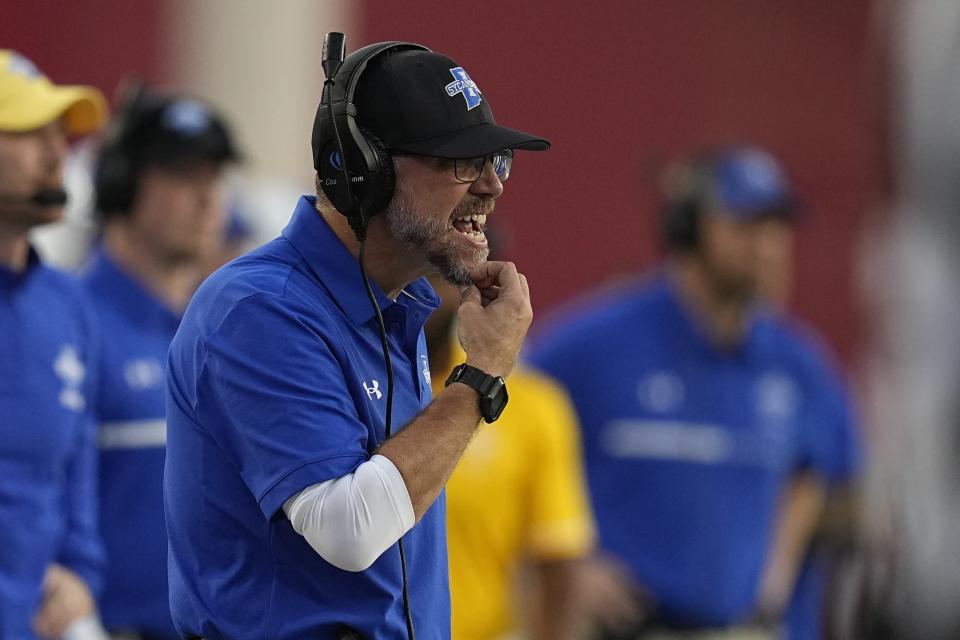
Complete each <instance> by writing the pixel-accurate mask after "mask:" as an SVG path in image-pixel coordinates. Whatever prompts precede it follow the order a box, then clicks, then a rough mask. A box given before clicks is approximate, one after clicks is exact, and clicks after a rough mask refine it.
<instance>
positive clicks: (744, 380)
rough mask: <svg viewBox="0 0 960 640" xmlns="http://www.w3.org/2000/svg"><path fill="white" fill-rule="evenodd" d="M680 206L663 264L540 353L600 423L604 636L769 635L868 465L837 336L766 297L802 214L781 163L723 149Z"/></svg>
mask: <svg viewBox="0 0 960 640" xmlns="http://www.w3.org/2000/svg"><path fill="white" fill-rule="evenodd" d="M665 205H666V206H665V211H664V217H663V227H662V229H663V238H664V244H665V245H666V250H667V260H666V262H665V265H664V267H663V269H662V270H660V271H659V272H658V273H656V274H655V275H654V276H653V277H651V278H650V279H648V280H647V281H645V282H644V283H642V284H641V285H640V286H631V287H630V288H628V289H627V290H626V291H617V292H615V293H609V294H607V295H605V296H604V297H602V298H601V299H599V300H598V299H596V298H594V299H592V300H591V301H590V304H589V307H587V308H585V309H583V310H581V311H577V312H574V313H573V314H572V316H571V317H567V318H566V319H565V320H564V321H562V322H561V323H560V324H558V325H556V326H555V328H554V330H553V331H552V332H550V333H549V335H547V336H545V337H543V338H542V339H541V340H540V341H538V343H537V346H536V348H535V349H534V351H533V354H532V356H533V360H534V362H535V363H536V364H537V365H539V366H540V367H542V368H543V369H544V370H546V371H547V372H548V373H550V374H552V375H553V376H555V377H556V378H557V379H559V380H560V381H561V382H562V383H563V384H564V386H565V387H566V388H567V390H568V391H569V392H570V394H571V397H572V399H573V401H574V404H575V406H576V408H577V411H578V413H579V417H580V421H581V424H582V428H583V445H584V455H585V457H586V469H587V477H588V482H589V486H590V491H591V495H592V498H593V504H594V508H595V511H596V517H597V525H598V530H599V538H600V547H601V549H602V550H603V551H604V552H605V553H606V554H607V556H606V557H605V559H604V560H603V561H598V562H597V563H596V564H595V565H594V571H593V572H592V575H593V577H594V578H595V580H596V582H595V583H594V587H593V588H592V589H590V590H589V591H590V593H593V594H598V593H599V594H605V595H604V596H603V599H604V603H605V604H606V608H605V613H606V614H607V618H606V619H605V620H604V621H603V623H604V624H603V626H605V627H606V628H605V629H604V633H605V634H606V635H605V636H604V637H606V638H631V639H633V638H680V637H682V638H706V637H709V638H715V637H723V638H727V637H737V638H766V637H770V636H771V634H772V633H773V627H774V626H775V624H776V622H777V620H778V619H779V618H780V616H781V614H782V612H783V609H784V608H785V606H786V604H787V601H788V599H789V597H790V593H791V591H792V589H793V585H794V582H795V579H796V575H797V572H798V569H799V567H800V566H801V564H802V562H803V559H804V557H805V555H806V553H807V550H808V548H809V544H810V541H811V539H812V535H813V532H814V530H815V528H816V525H817V519H818V517H819V515H820V512H821V505H822V502H823V496H824V493H825V487H826V486H827V484H828V483H829V482H831V481H834V480H840V479H844V478H846V477H848V476H849V475H850V474H851V473H852V471H853V468H854V464H855V453H856V446H855V438H854V425H853V417H852V412H851V407H850V403H849V401H848V398H847V396H846V393H845V392H844V390H843V387H842V384H841V382H840V380H839V376H838V375H837V371H836V369H835V368H834V367H833V365H832V364H830V362H829V359H828V358H827V357H826V354H825V353H824V351H823V349H822V347H821V346H820V345H819V344H817V342H816V341H815V340H813V339H812V338H811V336H809V335H808V334H807V333H805V332H804V331H802V330H801V329H799V328H798V327H797V326H796V325H795V324H794V323H793V322H791V321H789V320H787V319H786V318H784V317H783V316H782V315H779V314H777V313H776V312H774V311H773V310H772V309H771V308H769V306H768V305H766V304H764V303H763V301H764V299H765V297H766V295H765V292H764V287H766V286H767V285H766V279H765V277H764V273H763V271H764V269H765V268H766V265H768V264H769V263H770V261H769V256H768V255H767V254H768V253H769V251H770V248H771V246H773V247H774V251H782V250H783V246H782V244H777V243H780V242H782V239H783V237H784V235H783V231H784V222H785V221H789V220H791V218H792V216H793V214H794V211H795V204H794V199H793V197H792V195H791V192H790V188H789V186H788V183H787V180H786V177H785V175H784V172H783V170H782V168H781V167H780V165H779V164H778V163H777V161H776V160H775V159H774V158H773V157H772V156H771V155H770V154H768V153H766V152H764V151H762V150H759V149H756V148H742V147H738V148H729V149H723V150H721V151H719V152H716V153H712V154H709V155H705V156H703V157H701V158H699V159H697V160H696V161H694V162H691V163H688V164H685V165H683V166H681V167H679V168H677V169H675V170H674V172H673V173H672V175H671V176H670V180H669V186H668V194H667V198H666V203H665ZM625 594H626V595H627V596H628V597H624V596H625ZM631 602H632V604H631ZM617 603H621V604H623V603H627V604H626V606H621V607H619V608H616V607H615V606H614V605H616V604H617ZM718 633H719V634H720V635H716V634H718ZM730 634H736V635H735V636H731V635H730ZM808 637H817V636H815V635H814V636H808Z"/></svg>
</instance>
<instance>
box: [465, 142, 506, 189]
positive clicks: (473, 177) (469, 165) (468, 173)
mask: <svg viewBox="0 0 960 640" xmlns="http://www.w3.org/2000/svg"><path fill="white" fill-rule="evenodd" d="M487 160H489V161H490V164H492V165H493V171H494V173H496V174H497V177H498V178H499V179H500V182H506V181H507V178H509V177H510V167H512V166H513V149H505V150H504V151H498V152H497V153H494V154H492V155H489V156H480V157H479V158H465V159H464V158H460V159H457V160H454V161H453V175H454V176H455V177H456V178H457V180H459V181H460V182H476V181H477V180H478V179H479V178H480V176H481V175H482V174H483V168H484V167H485V166H486V164H487Z"/></svg>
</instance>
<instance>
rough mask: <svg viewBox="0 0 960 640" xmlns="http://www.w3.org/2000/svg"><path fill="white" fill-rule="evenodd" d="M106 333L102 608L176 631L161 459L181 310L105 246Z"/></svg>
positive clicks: (170, 633) (167, 632)
mask: <svg viewBox="0 0 960 640" xmlns="http://www.w3.org/2000/svg"><path fill="white" fill-rule="evenodd" d="M81 280H82V282H83V284H84V285H85V286H86V289H87V291H88V293H89V297H90V300H91V302H92V304H93V307H94V312H95V314H96V316H97V326H98V328H99V329H100V332H101V340H100V344H101V349H100V357H99V362H98V363H97V368H98V372H99V379H100V385H99V393H98V394H97V395H96V397H95V398H94V402H93V408H94V413H95V415H96V418H97V420H98V423H99V425H98V444H99V447H100V530H101V534H102V536H103V542H104V547H105V549H106V552H107V570H106V573H105V576H104V589H103V596H102V597H101V599H100V602H99V607H100V616H101V618H102V620H103V623H104V626H106V627H107V628H108V629H113V630H120V629H130V630H137V631H141V632H149V633H150V635H151V637H164V638H176V637H179V636H177V635H176V633H175V631H174V628H173V621H172V620H171V619H170V605H169V598H168V594H167V535H166V532H167V530H166V525H165V523H164V518H163V461H164V452H165V448H164V447H165V445H166V439H167V425H166V419H165V417H164V416H165V412H166V394H165V392H164V389H165V382H166V362H167V349H168V348H169V347H170V341H171V340H172V339H173V335H174V334H175V333H176V331H177V326H179V324H180V316H179V315H178V314H176V313H174V312H173V311H171V310H170V309H169V308H168V307H167V306H166V305H165V304H164V303H162V302H161V301H160V300H159V299H157V298H156V297H154V296H153V295H152V294H151V293H150V292H148V291H147V290H146V289H145V288H144V287H143V285H141V284H140V283H139V282H137V281H136V280H135V279H134V278H133V277H131V276H130V275H128V274H127V273H125V272H124V271H123V270H122V269H121V268H120V267H119V266H118V265H117V264H116V263H115V262H114V261H113V260H112V259H111V258H110V256H109V255H108V254H107V253H106V252H105V251H104V250H103V249H102V248H101V249H98V250H97V251H96V252H95V253H94V255H93V257H92V259H91V260H90V262H89V263H88V264H87V265H86V266H85V268H84V270H83V273H82V275H81Z"/></svg>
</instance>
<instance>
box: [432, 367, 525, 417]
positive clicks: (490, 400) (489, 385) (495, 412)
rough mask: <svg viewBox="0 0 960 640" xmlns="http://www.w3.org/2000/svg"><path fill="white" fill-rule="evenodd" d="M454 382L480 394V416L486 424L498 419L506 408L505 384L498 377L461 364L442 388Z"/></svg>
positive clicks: (451, 373)
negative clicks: (460, 383) (471, 388)
mask: <svg viewBox="0 0 960 640" xmlns="http://www.w3.org/2000/svg"><path fill="white" fill-rule="evenodd" d="M454 382H462V383H463V384H465V385H467V386H468V387H473V388H474V389H476V391H477V393H479V394H480V415H482V416H483V419H484V420H486V421H487V423H488V424H489V423H491V422H493V421H494V420H496V419H497V418H499V417H500V414H501V413H503V409H504V407H506V406H507V400H508V399H509V398H508V397H507V383H506V382H504V381H503V378H501V377H500V376H491V375H490V374H488V373H484V372H483V371H481V370H480V369H477V368H476V367H471V366H470V365H468V364H461V365H457V366H456V367H454V369H453V371H452V372H450V377H449V378H447V382H446V384H444V385H443V386H445V387H449V386H450V385H451V384H453V383H454Z"/></svg>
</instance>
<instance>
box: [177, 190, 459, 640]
mask: <svg viewBox="0 0 960 640" xmlns="http://www.w3.org/2000/svg"><path fill="white" fill-rule="evenodd" d="M371 284H373V283H371ZM373 286H374V287H375V289H376V285H373ZM376 294H377V300H378V302H379V305H380V308H381V309H382V313H383V318H384V322H385V324H386V327H387V332H388V334H389V344H390V353H391V357H392V359H393V370H394V384H395V385H396V387H395V391H394V406H393V431H394V433H396V432H397V431H399V430H400V429H401V428H402V426H403V425H405V424H406V423H407V422H409V421H410V420H411V419H413V418H414V417H415V416H416V415H417V414H418V413H419V412H420V411H421V410H422V409H423V408H424V407H426V406H427V405H428V404H429V403H430V401H431V392H430V381H429V369H428V367H427V354H426V345H425V342H424V338H423V330H422V328H423V323H424V322H425V321H426V318H427V316H428V315H429V314H430V313H431V312H432V310H433V309H435V308H436V306H437V305H438V303H439V301H438V299H437V297H436V294H435V293H434V292H433V289H432V288H431V287H430V286H429V284H427V282H426V281H425V280H419V281H417V282H415V283H413V284H411V285H410V286H409V287H407V289H405V290H404V291H403V292H402V293H401V294H400V296H399V297H398V299H397V300H396V301H395V302H394V301H391V300H389V299H388V298H387V297H386V296H385V295H384V294H383V293H382V292H381V291H380V290H379V289H376ZM386 382H387V379H386V370H385V365H384V361H383V355H382V351H381V346H380V338H379V333H378V331H377V328H376V321H375V318H374V312H373V309H372V307H371V305H370V303H369V301H368V298H367V295H366V293H365V290H364V287H363V283H362V280H361V278H360V271H359V267H358V264H357V261H356V260H355V259H354V258H353V256H352V255H351V254H350V253H349V252H348V251H347V250H346V248H345V247H344V246H343V244H342V243H341V242H340V241H339V239H338V238H337V237H336V236H335V235H334V233H333V232H332V231H331V230H330V228H329V227H328V226H327V224H326V223H325V222H324V221H323V219H322V218H321V217H320V215H319V213H317V211H316V210H315V209H314V199H313V198H306V197H305V198H301V200H300V201H299V203H298V205H297V208H296V211H295V212H294V215H293V218H292V220H291V222H290V224H289V225H288V226H287V227H286V229H284V231H283V233H282V235H281V237H279V238H277V239H276V240H274V241H273V242H270V243H269V244H267V245H264V246H263V247H261V248H259V249H257V250H255V251H253V252H251V253H249V254H247V255H245V256H243V257H241V258H239V259H237V260H235V261H233V262H231V263H230V264H228V265H227V266H226V267H224V268H222V269H220V270H219V271H218V272H216V273H215V274H214V275H213V276H211V277H210V278H209V279H208V280H207V281H206V282H204V284H203V285H202V286H201V287H200V289H199V291H198V292H197V294H196V295H195V296H194V299H193V301H192V302H191V303H190V306H189V307H188V308H187V312H186V314H185V316H184V318H183V322H182V323H181V326H180V329H179V331H178V332H177V336H176V338H175V339H174V341H173V344H172V346H171V348H170V362H169V368H168V404H167V408H168V411H167V416H168V441H167V463H166V478H165V489H166V493H165V502H166V507H167V526H168V531H169V536H170V591H171V595H170V598H171V608H172V612H173V618H174V621H175V623H176V625H177V627H178V629H180V631H181V632H182V633H184V634H188V635H189V634H194V635H200V636H203V637H205V638H210V639H213V638H242V637H243V638H264V637H269V638H276V639H284V638H290V639H293V638H297V639H299V638H307V637H309V638H335V637H337V632H338V630H339V629H340V625H347V626H349V627H350V628H353V629H355V630H356V631H358V632H360V633H361V634H362V635H363V636H364V637H367V638H378V639H391V638H397V639H400V638H406V637H407V636H406V626H405V623H404V617H403V605H402V602H403V597H402V592H401V588H402V585H401V577H400V556H399V552H398V546H397V545H393V546H392V547H391V548H390V549H388V550H387V551H385V552H384V553H383V555H382V556H380V558H379V559H377V560H376V561H375V562H374V563H373V565H372V566H371V567H370V568H368V569H367V570H365V571H362V572H358V573H352V572H347V571H343V570H340V569H337V568H336V567H334V566H333V565H331V564H329V563H327V562H326V561H324V560H323V558H321V557H320V556H319V555H318V554H317V553H316V552H315V551H314V550H313V549H312V548H311V547H310V545H309V544H308V543H307V541H306V540H305V539H304V538H303V537H302V536H300V535H299V534H297V533H296V532H295V531H294V530H293V528H292V527H291V526H290V522H289V520H287V518H286V516H285V515H284V513H283V509H282V507H283V503H284V502H285V501H286V500H287V499H288V498H290V497H291V496H293V495H294V494H296V493H297V492H299V491H300V490H302V489H304V488H306V487H308V486H310V485H313V484H315V483H318V482H323V481H325V480H329V479H332V478H337V477H340V476H343V475H346V474H348V473H351V472H352V471H353V470H355V469H356V468H357V467H358V466H359V465H360V464H361V463H362V462H364V461H366V460H368V459H369V458H370V456H371V454H372V452H373V451H374V449H375V448H376V446H377V445H378V443H380V442H382V441H383V439H384V411H385V408H386ZM444 511H445V510H444V498H443V497H441V498H440V499H439V500H438V501H437V502H436V503H435V504H434V505H433V506H432V507H431V508H430V509H429V511H428V512H427V513H426V514H425V515H424V517H423V519H422V520H421V521H420V522H419V523H418V524H417V525H416V526H415V527H414V528H413V529H412V530H411V531H410V532H408V533H407V534H406V536H405V537H404V547H405V550H406V559H407V572H408V576H409V588H410V603H411V607H412V610H413V618H414V625H415V628H416V631H417V637H418V638H421V639H432V638H448V637H449V635H450V602H449V588H448V577H447V556H446V540H445V531H444Z"/></svg>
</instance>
